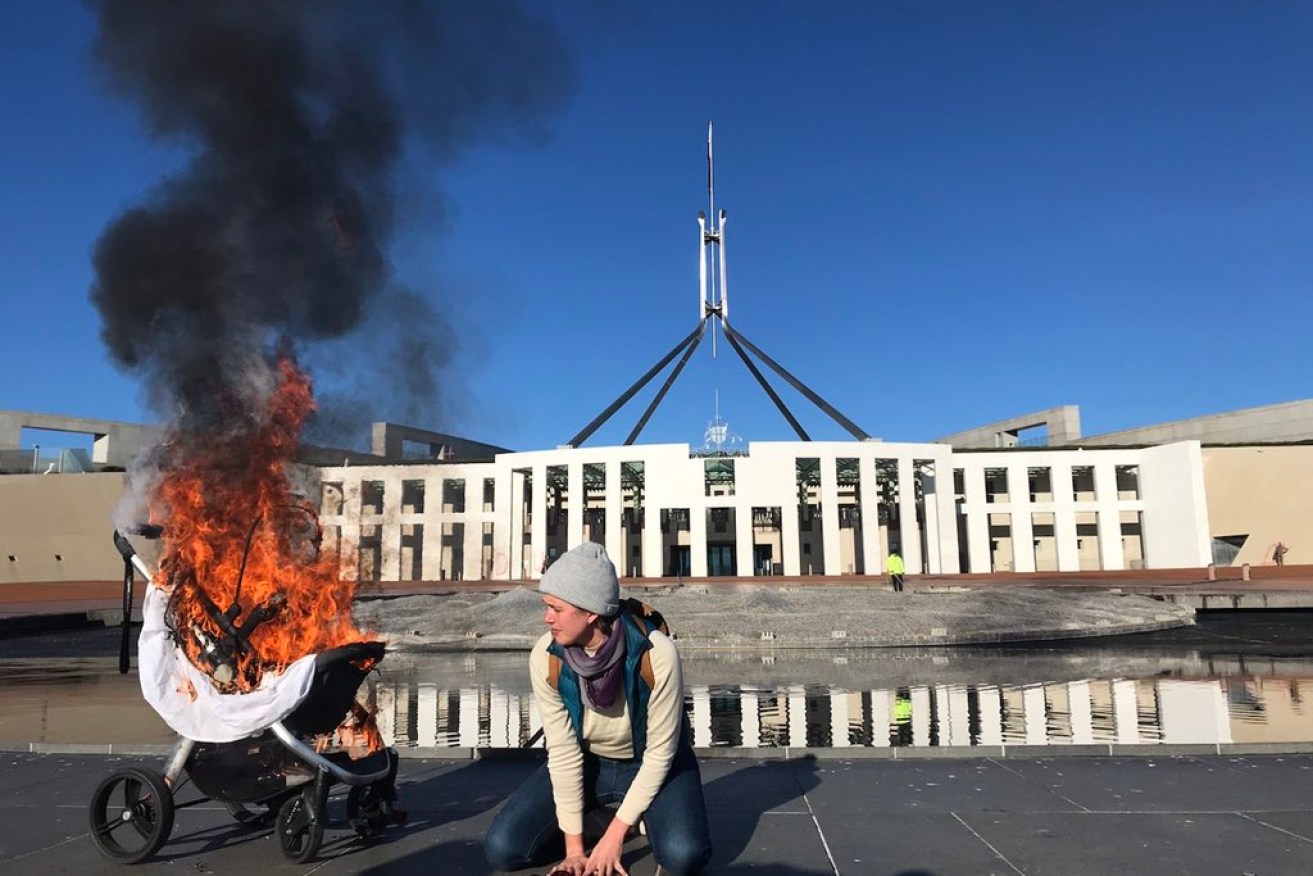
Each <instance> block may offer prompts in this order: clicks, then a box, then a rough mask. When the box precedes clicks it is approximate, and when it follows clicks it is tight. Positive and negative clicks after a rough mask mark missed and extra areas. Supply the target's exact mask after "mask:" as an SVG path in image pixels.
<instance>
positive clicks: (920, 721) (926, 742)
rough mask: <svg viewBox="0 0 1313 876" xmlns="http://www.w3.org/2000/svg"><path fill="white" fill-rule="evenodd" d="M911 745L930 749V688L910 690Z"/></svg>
mask: <svg viewBox="0 0 1313 876" xmlns="http://www.w3.org/2000/svg"><path fill="white" fill-rule="evenodd" d="M911 693H912V745H913V746H915V747H916V748H929V747H930V722H931V720H932V716H931V714H930V688H928V687H914V688H912V691H911Z"/></svg>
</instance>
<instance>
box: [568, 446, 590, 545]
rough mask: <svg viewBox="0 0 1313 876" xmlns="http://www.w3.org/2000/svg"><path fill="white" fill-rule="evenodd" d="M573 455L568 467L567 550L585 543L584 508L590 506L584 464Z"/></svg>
mask: <svg viewBox="0 0 1313 876" xmlns="http://www.w3.org/2000/svg"><path fill="white" fill-rule="evenodd" d="M576 457H577V454H574V455H572V457H571V459H570V462H569V463H568V464H567V466H566V472H567V474H568V483H569V485H570V486H569V487H567V489H568V490H569V491H570V506H569V507H570V514H569V519H568V520H567V522H566V529H565V548H566V550H569V549H571V548H575V547H578V546H579V545H581V544H583V543H584V507H585V506H586V505H587V504H588V491H587V490H585V489H584V463H583V460H582V459H578V458H576Z"/></svg>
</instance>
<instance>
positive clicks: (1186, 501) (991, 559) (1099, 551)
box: [321, 441, 1210, 581]
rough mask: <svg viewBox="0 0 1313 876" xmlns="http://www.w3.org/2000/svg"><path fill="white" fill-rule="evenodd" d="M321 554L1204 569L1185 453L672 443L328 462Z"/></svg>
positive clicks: (383, 558)
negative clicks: (580, 552) (694, 448)
mask: <svg viewBox="0 0 1313 876" xmlns="http://www.w3.org/2000/svg"><path fill="white" fill-rule="evenodd" d="M321 476H322V480H323V488H324V494H323V502H322V514H321V523H322V525H323V526H324V529H325V535H326V539H325V543H326V545H327V546H329V547H330V549H331V548H332V547H333V546H337V547H338V549H339V550H340V551H341V557H342V559H343V560H344V564H345V566H346V567H347V568H348V569H350V570H352V571H350V572H349V573H348V574H357V573H356V572H355V571H354V569H355V568H357V567H358V569H359V572H358V575H359V577H361V578H363V579H376V580H385V581H395V580H426V581H433V580H442V579H463V580H473V579H481V578H489V579H497V580H508V579H515V580H519V579H531V578H536V577H538V576H539V574H540V573H541V571H542V569H543V568H544V561H545V560H547V559H549V558H550V557H553V556H556V555H559V554H560V553H561V552H563V551H564V550H566V549H568V548H570V547H573V546H575V545H578V544H580V543H581V542H582V541H583V540H584V539H585V538H590V539H592V540H595V541H599V542H601V543H603V544H605V546H606V548H607V552H608V554H610V555H611V557H612V558H613V559H614V560H615V562H616V565H617V567H618V568H619V569H620V571H621V573H622V575H624V576H626V577H631V578H637V577H643V578H659V577H693V578H701V577H729V576H732V577H741V578H742V577H753V576H761V575H772V574H774V575H779V574H782V575H791V576H792V575H804V574H814V575H826V576H837V575H850V574H851V575H882V574H883V573H884V569H885V559H886V558H887V556H888V553H889V551H890V550H891V549H896V550H899V551H900V552H901V554H902V556H903V559H904V561H905V564H906V567H907V571H908V572H909V573H913V574H915V573H918V572H925V573H930V574H951V573H957V572H975V573H979V572H991V571H1018V572H1030V571H1064V572H1065V571H1077V570H1080V569H1087V568H1093V569H1123V568H1128V567H1141V566H1142V567H1147V568H1174V567H1201V566H1204V565H1207V564H1208V562H1209V560H1210V539H1209V534H1208V528H1207V520H1208V516H1207V506H1206V503H1205V498H1204V488H1203V464H1202V457H1201V453H1200V447H1199V444H1198V443H1197V442H1193V441H1189V442H1181V443H1177V444H1169V445H1163V446H1159V447H1151V448H1144V449H1116V450H1074V449H1073V450H1033V451H1030V450H1008V451H998V452H961V451H957V452H955V451H954V449H953V448H952V447H950V446H948V445H945V444H893V443H883V442H877V441H863V442H766V443H753V444H750V445H749V447H748V451H747V453H745V454H741V455H737V456H711V457H708V456H703V455H697V454H693V453H690V450H689V447H688V446H687V445H683V444H666V445H646V446H627V447H581V448H562V449H558V450H542V451H533V452H528V453H503V454H499V455H497V456H496V457H495V459H494V461H493V462H485V463H438V464H433V463H425V464H390V465H377V466H344V467H336V468H325V469H322V471H321Z"/></svg>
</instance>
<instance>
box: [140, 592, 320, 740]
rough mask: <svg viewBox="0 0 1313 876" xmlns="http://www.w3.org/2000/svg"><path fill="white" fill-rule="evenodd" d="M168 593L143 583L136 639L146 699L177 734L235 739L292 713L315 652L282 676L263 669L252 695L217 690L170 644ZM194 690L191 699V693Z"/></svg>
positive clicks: (310, 674) (307, 688)
mask: <svg viewBox="0 0 1313 876" xmlns="http://www.w3.org/2000/svg"><path fill="white" fill-rule="evenodd" d="M168 601H169V597H168V594H166V593H165V592H164V591H162V590H161V589H160V588H158V587H156V586H155V585H153V584H147V585H146V596H145V600H144V601H143V603H142V609H141V638H139V639H138V640H137V674H138V676H139V677H140V680H141V693H142V695H143V696H144V697H146V702H148V703H150V705H151V708H153V709H154V710H155V711H156V712H158V713H159V716H160V717H161V718H163V719H164V723H166V724H168V725H169V726H170V727H172V728H173V729H174V730H176V731H177V732H178V733H179V734H180V735H182V736H184V737H186V738H187V739H193V740H195V741H197V742H235V741H236V740H238V739H245V738H246V737H248V736H253V735H255V734H256V733H260V732H263V731H264V730H267V729H268V728H269V726H270V725H272V724H273V723H274V722H275V721H281V720H282V719H283V718H286V717H287V716H288V715H290V714H291V713H292V711H293V710H294V709H296V707H297V706H299V705H300V704H301V701H302V700H304V699H305V698H306V696H307V695H308V694H309V693H310V684H311V683H312V682H313V681H314V676H315V655H313V654H308V655H306V656H305V657H302V658H301V659H300V660H297V661H296V662H295V663H293V664H292V665H290V666H288V667H287V669H286V670H285V671H284V672H283V673H282V674H281V675H275V674H274V673H272V672H266V673H265V674H264V678H263V680H262V681H261V682H260V687H259V688H257V689H256V690H253V691H251V692H250V693H244V694H225V693H220V692H219V691H218V690H216V689H215V688H214V685H213V684H211V683H210V678H209V676H208V675H206V674H205V673H204V672H202V671H201V670H199V669H197V668H196V667H195V666H193V665H192V663H191V661H190V660H188V659H187V657H186V655H185V654H183V653H182V652H181V651H180V650H179V649H178V647H177V645H175V644H174V642H173V639H172V634H171V633H170V632H169V627H168V625H167V624H166V623H165V622H164V610H165V607H166V606H167V605H168ZM192 691H195V694H196V695H195V697H193V696H192Z"/></svg>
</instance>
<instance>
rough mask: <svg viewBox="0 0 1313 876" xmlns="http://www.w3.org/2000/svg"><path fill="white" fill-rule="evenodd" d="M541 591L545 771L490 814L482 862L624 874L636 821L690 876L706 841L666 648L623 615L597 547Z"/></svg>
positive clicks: (675, 674)
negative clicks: (595, 824) (590, 827)
mask: <svg viewBox="0 0 1313 876" xmlns="http://www.w3.org/2000/svg"><path fill="white" fill-rule="evenodd" d="M538 591H539V593H541V594H542V599H543V603H544V604H545V606H546V621H547V626H548V627H549V628H550V630H549V632H547V633H546V634H544V635H543V637H542V638H541V639H539V640H538V643H537V644H536V645H534V648H533V651H532V653H531V654H530V656H529V672H530V677H531V680H532V682H533V692H534V696H535V698H536V699H537V702H538V714H539V716H540V717H541V718H542V725H543V731H544V734H545V735H546V738H547V764H546V766H545V767H543V768H542V769H540V770H539V771H538V772H536V773H535V774H534V775H532V776H531V777H530V778H529V780H528V781H526V782H525V783H524V785H523V786H521V787H520V788H519V789H518V790H517V791H516V792H515V793H514V794H512V795H511V797H510V799H509V800H508V801H507V802H506V805H505V807H503V809H502V810H501V812H499V813H498V814H497V818H496V819H495V820H494V821H493V823H492V826H491V827H490V828H489V829H488V833H487V836H486V837H485V853H486V855H487V857H488V862H489V863H490V864H492V866H494V867H496V868H498V869H500V870H518V869H522V868H525V867H534V866H542V865H544V864H548V863H550V862H552V861H560V863H558V864H557V865H556V866H555V867H554V868H553V869H552V870H550V871H549V872H550V873H559V874H567V873H568V874H573V876H584V874H588V876H593V874H598V876H612V874H624V873H625V870H624V868H623V867H622V866H621V865H620V853H621V850H622V847H623V845H624V841H625V834H626V832H627V831H628V830H629V829H630V827H632V826H633V825H634V824H636V823H637V822H638V820H639V819H640V818H641V819H642V820H643V823H644V825H645V826H646V828H647V837H648V840H649V841H650V842H651V844H652V854H653V857H655V858H656V862H657V863H658V864H660V865H661V866H662V868H663V869H664V870H665V871H666V872H668V873H670V874H672V876H684V874H688V873H697V872H699V871H700V870H701V869H702V867H703V866H704V865H705V864H706V862H707V859H708V858H710V857H711V840H710V837H709V835H708V830H707V813H706V806H705V805H704V803H703V800H702V776H701V774H700V773H699V772H698V763H697V758H696V757H695V756H694V755H693V749H692V747H691V745H690V744H689V740H688V732H687V725H686V723H685V721H684V690H683V687H684V684H683V674H682V671H681V669H680V663H679V652H678V651H676V650H675V645H674V643H673V642H671V641H670V639H669V638H668V637H666V636H665V635H663V634H662V633H661V632H659V631H653V632H650V633H649V632H648V631H647V627H646V625H645V624H644V622H643V621H642V620H640V619H638V618H634V617H632V616H630V614H629V613H628V612H626V611H622V610H621V609H620V586H619V582H618V581H617V580H616V573H615V566H613V565H612V564H611V561H610V559H608V558H607V556H606V551H605V550H603V549H602V546H601V545H598V544H595V543H593V542H585V543H584V544H582V545H580V546H579V547H577V548H575V549H573V550H571V551H569V552H568V553H566V554H564V555H562V556H561V557H560V559H558V560H557V561H556V562H555V563H553V564H552V565H551V566H550V567H549V568H548V569H547V571H546V573H545V574H544V575H543V577H542V581H541V582H540V583H539V585H538ZM606 803H619V808H617V809H616V813H615V817H614V818H613V819H612V820H611V823H610V825H609V826H608V827H607V829H606V832H605V834H604V835H603V836H602V838H601V840H600V841H598V843H597V845H596V846H595V847H594V848H593V851H592V854H591V855H589V854H588V853H587V851H586V849H585V847H584V836H583V832H584V831H583V817H584V812H585V811H586V810H591V809H594V808H596V807H597V806H599V805H601V804H606Z"/></svg>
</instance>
